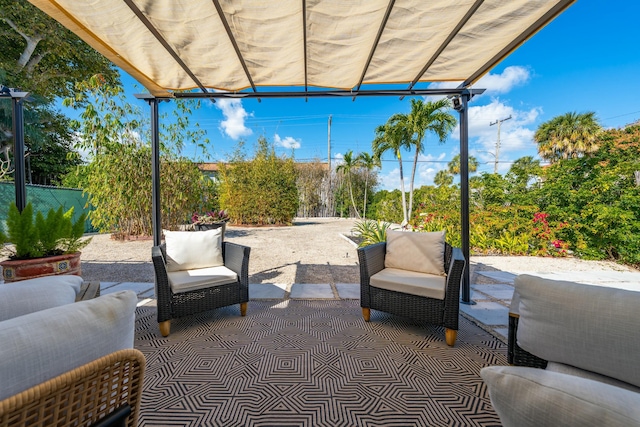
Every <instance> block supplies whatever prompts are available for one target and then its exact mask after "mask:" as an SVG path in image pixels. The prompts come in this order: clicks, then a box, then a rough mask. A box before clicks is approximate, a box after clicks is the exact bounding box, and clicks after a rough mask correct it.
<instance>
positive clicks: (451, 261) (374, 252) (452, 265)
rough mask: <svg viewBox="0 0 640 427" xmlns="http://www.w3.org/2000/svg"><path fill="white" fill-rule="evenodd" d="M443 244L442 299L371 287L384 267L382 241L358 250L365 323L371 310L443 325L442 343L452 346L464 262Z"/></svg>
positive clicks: (455, 336)
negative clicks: (443, 274)
mask: <svg viewBox="0 0 640 427" xmlns="http://www.w3.org/2000/svg"><path fill="white" fill-rule="evenodd" d="M444 245H445V248H444V271H445V272H446V279H445V281H446V285H445V292H444V299H436V298H429V297H424V296H419V295H413V294H410V293H404V292H397V291H393V290H389V289H382V288H379V287H375V286H372V285H371V276H373V275H375V274H376V273H378V272H380V271H382V270H383V269H384V268H385V256H386V248H387V244H386V243H385V242H382V243H377V244H374V245H370V246H366V247H364V248H359V249H358V259H359V261H360V306H361V307H362V313H363V316H364V319H365V321H369V318H370V311H371V309H374V310H379V311H384V312H386V313H391V314H394V315H397V316H403V317H408V318H410V319H412V320H415V321H419V322H426V323H432V324H435V325H439V326H444V327H445V337H446V342H447V344H448V345H450V346H453V345H454V344H455V341H456V338H457V334H458V313H459V307H460V301H459V299H460V283H461V281H462V273H463V271H464V267H465V264H466V262H465V259H464V256H463V255H462V251H461V250H460V249H458V248H452V247H451V246H450V245H449V244H447V243H444Z"/></svg>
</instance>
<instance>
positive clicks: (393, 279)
mask: <svg viewBox="0 0 640 427" xmlns="http://www.w3.org/2000/svg"><path fill="white" fill-rule="evenodd" d="M369 283H370V285H371V286H373V287H374V288H380V289H386V290H388V291H395V292H401V293H403V294H410V295H417V296H421V297H427V298H435V299H439V300H443V299H444V293H445V292H444V291H445V287H446V284H447V281H446V279H445V278H444V277H442V276H438V275H435V274H426V273H418V272H415V271H408V270H400V269H397V268H384V269H382V270H381V271H379V272H378V273H376V274H374V275H373V276H371V279H370V282H369Z"/></svg>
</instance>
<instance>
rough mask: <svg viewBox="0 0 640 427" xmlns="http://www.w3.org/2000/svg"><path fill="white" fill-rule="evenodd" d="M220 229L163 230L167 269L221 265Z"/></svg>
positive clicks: (189, 268)
mask: <svg viewBox="0 0 640 427" xmlns="http://www.w3.org/2000/svg"><path fill="white" fill-rule="evenodd" d="M222 230H223V229H222V228H217V229H215V230H207V231H165V232H164V238H165V243H166V248H167V249H166V254H167V259H166V262H167V271H181V270H191V269H196V268H207V267H217V266H221V265H223V264H224V261H223V259H222Z"/></svg>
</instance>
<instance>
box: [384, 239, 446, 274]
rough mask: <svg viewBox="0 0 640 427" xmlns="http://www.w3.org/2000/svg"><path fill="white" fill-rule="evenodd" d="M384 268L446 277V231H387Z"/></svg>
mask: <svg viewBox="0 0 640 427" xmlns="http://www.w3.org/2000/svg"><path fill="white" fill-rule="evenodd" d="M384 266H385V267H386V268H398V269H400V270H410V271H417V272H420V273H428V274H435V275H439V276H444V275H445V271H444V231H434V232H430V233H419V232H416V233H414V232H410V231H394V230H387V253H386V255H385V258H384Z"/></svg>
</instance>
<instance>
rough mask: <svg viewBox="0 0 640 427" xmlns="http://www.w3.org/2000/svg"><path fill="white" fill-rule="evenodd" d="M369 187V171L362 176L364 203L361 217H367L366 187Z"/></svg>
mask: <svg viewBox="0 0 640 427" xmlns="http://www.w3.org/2000/svg"><path fill="white" fill-rule="evenodd" d="M368 187H369V171H367V172H366V175H365V176H364V204H363V205H362V219H367V188H368Z"/></svg>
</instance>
